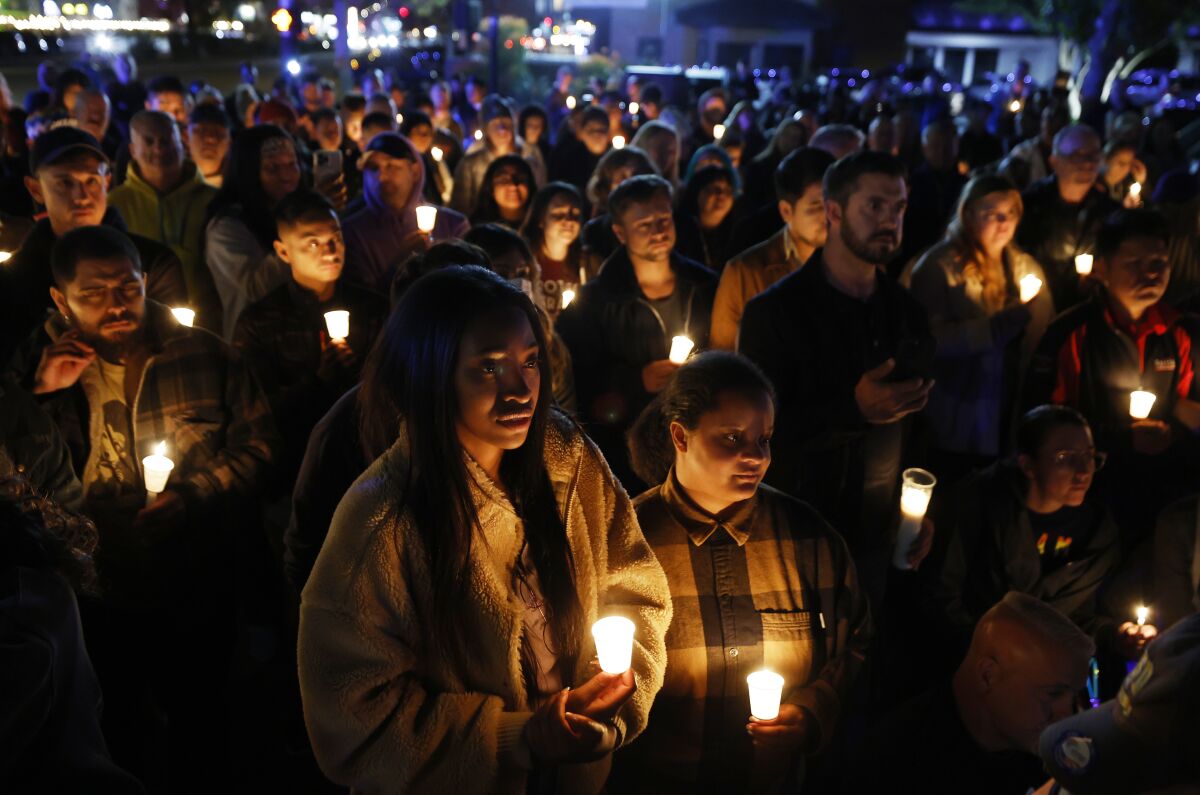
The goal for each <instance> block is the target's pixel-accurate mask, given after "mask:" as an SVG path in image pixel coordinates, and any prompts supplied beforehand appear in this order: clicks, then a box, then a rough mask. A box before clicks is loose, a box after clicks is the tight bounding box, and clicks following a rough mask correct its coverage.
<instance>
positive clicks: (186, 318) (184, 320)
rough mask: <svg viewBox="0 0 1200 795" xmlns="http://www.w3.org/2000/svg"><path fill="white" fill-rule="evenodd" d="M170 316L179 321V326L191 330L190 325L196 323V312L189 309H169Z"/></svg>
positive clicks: (177, 307) (175, 307) (182, 307)
mask: <svg viewBox="0 0 1200 795" xmlns="http://www.w3.org/2000/svg"><path fill="white" fill-rule="evenodd" d="M171 314H172V315H174V316H175V319H176V320H177V321H179V325H181V326H187V327H189V328H191V325H192V324H193V323H195V322H196V310H194V309H189V308H188V307H186V306H173V307H171Z"/></svg>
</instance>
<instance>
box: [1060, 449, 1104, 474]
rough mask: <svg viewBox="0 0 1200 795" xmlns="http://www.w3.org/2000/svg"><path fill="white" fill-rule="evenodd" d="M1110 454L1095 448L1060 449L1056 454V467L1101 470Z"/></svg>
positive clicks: (1077, 470) (1082, 470)
mask: <svg viewBox="0 0 1200 795" xmlns="http://www.w3.org/2000/svg"><path fill="white" fill-rule="evenodd" d="M1107 460H1108V454H1106V453H1098V452H1096V451H1095V450H1059V451H1058V452H1056V453H1055V454H1054V458H1053V461H1054V467H1055V469H1061V470H1063V471H1070V472H1099V471H1100V470H1101V469H1103V468H1104V462H1105V461H1107Z"/></svg>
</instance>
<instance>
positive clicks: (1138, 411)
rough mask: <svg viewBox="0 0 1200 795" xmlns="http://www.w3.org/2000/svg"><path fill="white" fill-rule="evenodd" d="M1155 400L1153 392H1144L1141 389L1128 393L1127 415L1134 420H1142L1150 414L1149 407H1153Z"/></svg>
mask: <svg viewBox="0 0 1200 795" xmlns="http://www.w3.org/2000/svg"><path fill="white" fill-rule="evenodd" d="M1155 400H1157V398H1156V397H1155V395H1154V393H1153V392H1145V391H1143V390H1141V389H1138V390H1135V391H1133V392H1130V393H1129V416H1130V417H1133V418H1134V419H1135V420H1144V419H1146V418H1147V417H1149V416H1150V409H1152V408H1154V401H1155Z"/></svg>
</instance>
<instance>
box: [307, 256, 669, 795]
mask: <svg viewBox="0 0 1200 795" xmlns="http://www.w3.org/2000/svg"><path fill="white" fill-rule="evenodd" d="M384 333H385V334H388V335H389V336H390V337H391V339H392V340H393V342H394V343H395V344H393V345H391V346H387V348H388V349H389V350H394V351H395V354H394V356H391V357H386V358H385V357H383V356H373V357H372V360H371V361H370V362H369V364H368V371H367V374H366V376H365V378H364V394H363V401H364V411H365V412H366V413H368V414H369V413H371V412H372V411H375V410H377V409H380V407H381V404H382V409H381V410H382V411H384V412H388V411H393V410H394V411H395V412H396V414H392V415H391V416H397V415H400V416H404V417H405V418H406V421H405V426H404V429H403V432H402V433H401V439H400V441H398V442H397V443H396V444H395V445H394V446H393V447H392V448H391V449H390V450H389V451H388V452H387V453H385V454H384V455H383V457H381V458H380V459H379V460H378V461H376V462H375V463H374V464H373V465H372V466H371V467H370V468H369V469H368V470H367V471H366V473H364V474H363V476H362V477H360V478H359V479H358V481H357V482H356V483H355V485H354V486H353V487H352V488H351V489H350V491H349V493H348V494H347V495H346V496H345V498H343V500H342V502H341V505H340V506H339V507H338V510H337V513H336V514H335V516H334V519H333V524H332V526H331V528H330V533H329V538H328V540H327V541H326V543H325V546H324V548H323V549H322V550H321V554H320V556H319V557H318V559H317V563H316V567H315V568H314V570H313V573H312V577H311V578H310V579H309V581H308V584H307V586H306V587H305V589H304V593H303V596H302V604H301V616H300V640H299V663H300V682H301V690H302V695H303V698H304V714H305V720H306V723H307V725H308V730H309V736H310V737H311V739H312V745H313V749H314V751H315V752H316V756H317V760H318V762H319V763H320V765H321V768H322V770H323V771H324V772H325V774H326V775H328V776H329V777H330V778H331V779H333V780H334V781H336V782H338V783H340V784H344V785H349V786H351V787H352V788H353V789H354V790H355V791H362V792H436V793H441V792H455V793H464V792H480V793H483V792H489V793H490V792H497V793H522V792H527V791H528V792H564V793H594V792H599V791H600V790H601V789H602V787H603V784H604V780H605V778H606V776H607V772H608V767H609V760H610V757H611V752H612V751H613V750H614V749H616V748H617V747H620V746H621V745H623V744H626V743H628V742H630V741H631V740H632V739H633V738H634V737H636V736H637V734H638V733H640V732H641V730H642V729H643V728H644V727H645V724H646V718H647V716H648V714H649V711H650V704H651V702H652V701H653V699H654V695H655V693H657V692H658V689H659V687H660V686H661V685H662V680H663V669H664V666H665V652H664V645H663V636H664V633H665V632H666V628H667V625H668V624H669V622H670V617H671V603H670V596H669V593H668V591H667V582H666V578H665V576H664V574H663V571H662V568H661V567H660V566H659V565H658V562H657V560H656V559H655V557H654V554H653V552H651V550H650V548H649V546H648V545H647V544H646V541H645V539H644V538H643V537H642V533H641V530H640V529H639V527H638V523H637V519H636V517H635V516H634V513H633V509H632V506H631V504H630V501H629V498H628V497H627V496H626V494H625V493H624V492H623V491H622V490H621V488H620V486H618V485H617V484H616V482H615V480H614V479H613V476H612V474H611V472H610V471H609V469H608V466H607V465H606V464H605V462H604V459H603V458H602V457H601V456H600V453H599V452H598V450H597V448H596V447H595V445H594V444H592V443H591V441H590V440H588V439H587V438H586V437H585V436H584V435H583V434H582V432H580V431H579V430H578V428H577V427H576V426H574V425H573V424H572V423H571V421H570V420H569V419H567V418H566V417H565V416H564V415H562V414H560V413H558V412H557V411H556V410H554V409H553V408H552V405H551V404H552V400H551V398H550V397H549V395H550V391H549V386H550V377H549V373H548V369H547V365H546V363H545V360H544V359H542V358H539V352H540V351H541V350H544V345H545V341H544V339H543V334H542V330H541V325H540V324H539V323H537V322H536V315H535V313H534V309H533V305H532V304H531V303H530V302H529V301H528V299H527V298H525V296H524V295H523V294H522V293H520V291H519V290H517V289H516V288H515V287H512V286H511V285H509V284H508V283H506V282H504V281H503V280H502V279H500V278H499V277H497V276H496V275H495V274H492V273H490V272H488V271H485V270H483V269H481V268H450V269H447V270H444V271H440V272H437V273H434V274H430V275H428V276H425V277H423V278H422V279H421V280H419V281H418V282H417V283H416V284H415V285H413V287H412V288H410V290H409V291H408V292H407V293H406V295H405V297H404V300H403V301H402V302H401V304H400V306H399V307H398V308H397V311H396V312H394V313H393V316H392V319H391V320H390V321H389V324H388V327H387V328H386V329H385V331H384ZM375 384H387V385H389V388H388V389H386V390H378V389H376V388H375V387H374V386H373V385H375ZM613 614H619V615H624V616H627V617H628V618H630V619H631V620H633V622H634V624H635V626H636V632H635V636H634V643H635V645H634V653H633V667H632V669H631V671H628V672H626V673H625V674H622V675H609V674H603V673H596V672H595V668H594V667H593V665H592V662H591V660H592V653H593V648H594V647H593V645H592V641H591V638H590V636H589V633H588V628H589V627H590V626H591V624H592V623H593V622H594V621H596V620H597V619H598V618H600V617H602V616H605V615H613Z"/></svg>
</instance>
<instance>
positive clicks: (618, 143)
mask: <svg viewBox="0 0 1200 795" xmlns="http://www.w3.org/2000/svg"><path fill="white" fill-rule="evenodd" d="M612 147H613V149H624V148H625V136H624V135H614V136H613V139H612Z"/></svg>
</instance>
